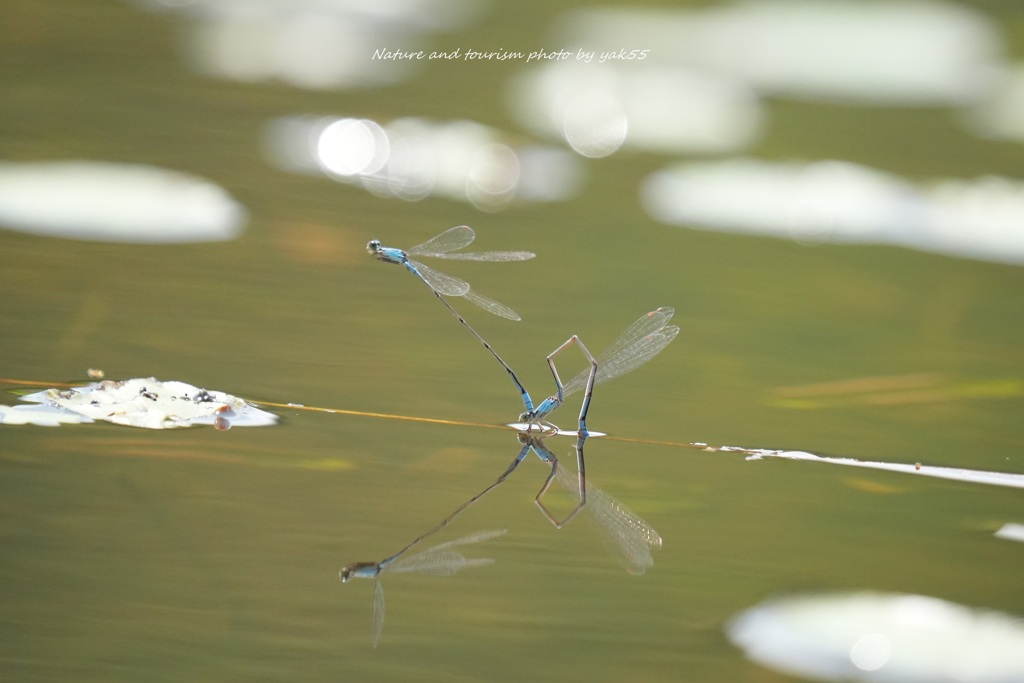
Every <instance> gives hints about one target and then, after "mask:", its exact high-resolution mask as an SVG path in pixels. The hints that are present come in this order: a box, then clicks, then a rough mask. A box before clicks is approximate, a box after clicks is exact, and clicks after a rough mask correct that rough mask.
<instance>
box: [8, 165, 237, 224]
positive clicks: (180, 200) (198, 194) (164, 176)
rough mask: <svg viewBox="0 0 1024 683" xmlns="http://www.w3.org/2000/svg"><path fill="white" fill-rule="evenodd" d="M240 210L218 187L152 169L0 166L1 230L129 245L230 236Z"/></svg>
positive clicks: (202, 180)
mask: <svg viewBox="0 0 1024 683" xmlns="http://www.w3.org/2000/svg"><path fill="white" fill-rule="evenodd" d="M244 222H245V209H243V208H242V206H241V205H240V204H239V203H238V202H236V201H235V200H233V199H232V198H231V196H230V195H228V193H227V192H226V191H225V190H224V189H223V188H221V187H220V186H218V185H215V184H213V183H211V182H210V181H208V180H204V179H202V178H197V177H195V176H191V175H186V174H183V173H178V172H176V171H170V170H166V169H162V168H156V167H153V166H139V165H131V164H114V163H104V162H99V161H52V162H37V163H14V162H2V161H0V227H6V228H11V229H13V230H20V231H23V232H30V233H33V234H37V235H48V236H51V237H66V238H71V239H80V240H96V241H101V242H128V243H157V244H162V243H178V242H210V241H218V240H229V239H234V238H235V237H237V236H238V235H239V233H240V232H241V230H242V226H243V224H244Z"/></svg>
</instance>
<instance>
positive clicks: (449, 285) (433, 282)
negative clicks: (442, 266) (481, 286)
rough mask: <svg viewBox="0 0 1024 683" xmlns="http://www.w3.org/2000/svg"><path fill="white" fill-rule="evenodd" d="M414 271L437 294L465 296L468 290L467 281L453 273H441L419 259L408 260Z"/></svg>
mask: <svg viewBox="0 0 1024 683" xmlns="http://www.w3.org/2000/svg"><path fill="white" fill-rule="evenodd" d="M409 263H410V264H412V267H413V268H415V269H416V273H417V274H418V275H419V276H420V278H421V279H422V280H423V281H424V282H426V283H427V286H428V287H430V288H431V289H432V290H434V291H435V292H437V293H439V294H444V295H445V296H465V295H466V294H467V293H468V292H469V283H468V282H466V281H465V280H463V279H461V278H457V277H455V276H454V275H448V274H447V273H442V272H441V271H439V270H434V269H433V268H430V267H429V266H425V265H423V264H422V263H420V262H419V261H411V260H410V261H409Z"/></svg>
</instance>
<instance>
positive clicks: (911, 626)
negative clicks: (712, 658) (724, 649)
mask: <svg viewBox="0 0 1024 683" xmlns="http://www.w3.org/2000/svg"><path fill="white" fill-rule="evenodd" d="M726 632H727V634H728V636H729V639H730V640H732V642H733V643H734V644H735V645H737V646H738V647H740V648H741V649H742V650H743V651H744V652H745V653H746V655H747V657H749V658H750V659H752V660H754V661H755V662H758V663H759V664H762V665H764V666H767V667H770V668H772V669H775V670H777V671H782V672H785V673H788V674H792V675H796V676H804V677H811V678H818V679H824V680H843V681H849V680H857V681H870V682H871V683H936V682H939V681H948V682H949V683H954V682H961V681H962V682H966V681H970V682H971V683H1014V682H1016V681H1021V680H1024V621H1022V620H1021V619H1020V618H1019V617H1014V616H1011V615H1008V614H1003V613H999V612H992V611H984V610H978V609H972V608H970V607H965V606H963V605H958V604H955V603H952V602H947V601H945V600H940V599H938V598H932V597H926V596H921V595H906V594H884V593H883V594H880V593H870V592H864V593H838V594H827V595H808V596H795V597H788V598H782V599H777V600H771V601H768V602H765V603H762V604H760V605H758V606H756V607H753V608H752V609H749V610H747V611H746V612H743V613H742V614H740V615H739V616H738V617H736V618H735V619H734V620H733V621H732V622H731V623H730V624H729V625H728V626H727V628H726Z"/></svg>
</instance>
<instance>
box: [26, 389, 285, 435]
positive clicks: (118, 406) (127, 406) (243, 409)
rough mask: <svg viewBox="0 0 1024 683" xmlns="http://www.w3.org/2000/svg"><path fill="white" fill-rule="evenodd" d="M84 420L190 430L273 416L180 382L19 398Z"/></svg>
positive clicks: (262, 422) (254, 423)
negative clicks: (75, 415) (187, 428)
mask: <svg viewBox="0 0 1024 683" xmlns="http://www.w3.org/2000/svg"><path fill="white" fill-rule="evenodd" d="M22 400H23V401H29V402H33V403H41V404H44V405H45V406H49V407H52V408H58V409H62V410H64V411H70V412H72V413H75V414H77V415H80V416H82V417H83V418H84V419H81V420H80V421H82V422H91V421H93V420H101V421H105V422H112V423H114V424H120V425H126V426H130V427H142V428H145V429H170V428H174V427H188V426H191V425H198V424H207V425H217V426H218V427H219V428H221V429H224V428H226V427H227V426H232V427H260V426H266V425H272V424H275V423H276V422H277V416H276V415H274V414H273V413H268V412H266V411H264V410H260V409H259V408H256V407H254V406H252V405H250V404H248V403H246V402H245V401H244V400H243V399H240V398H237V397H235V396H232V395H230V394H225V393H223V392H220V391H207V390H205V389H200V388H198V387H194V386H192V385H191V384H186V383H184V382H173V381H172V382H161V381H159V380H157V379H155V378H153V377H149V378H145V379H141V378H140V379H129V380H123V381H120V382H114V381H111V380H104V381H102V382H98V383H96V384H90V385H88V386H83V387H77V388H74V389H46V390H44V391H38V392H36V393H34V394H29V395H27V396H23V397H22Z"/></svg>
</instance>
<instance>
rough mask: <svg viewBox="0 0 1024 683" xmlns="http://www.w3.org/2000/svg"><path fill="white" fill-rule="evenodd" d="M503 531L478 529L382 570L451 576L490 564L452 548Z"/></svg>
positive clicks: (489, 560) (489, 537) (487, 538)
mask: <svg viewBox="0 0 1024 683" xmlns="http://www.w3.org/2000/svg"><path fill="white" fill-rule="evenodd" d="M505 531H506V530H505V529H492V530H489V531H478V532H477V533H475V534H470V535H468V536H463V537H462V538H456V539H455V540H453V541H448V542H447V543H442V544H440V545H436V546H434V547H433V548H429V549H427V550H424V551H423V552H421V553H417V554H415V555H411V556H409V557H405V558H400V559H398V560H396V561H395V562H392V563H391V564H389V565H388V566H387V567H385V568H384V569H383V570H382V571H387V572H395V573H413V574H427V575H430V576H451V575H452V574H454V573H456V572H457V571H459V570H461V569H465V568H467V567H480V566H483V565H487V564H491V563H492V562H494V560H491V559H488V558H480V559H475V558H474V559H467V558H466V557H465V556H463V555H462V554H461V553H459V552H458V551H456V550H452V549H453V548H455V547H458V546H460V545H467V544H470V543H480V542H482V541H486V540H489V539H492V538H495V537H496V536H501V535H502V534H504V533H505Z"/></svg>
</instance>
